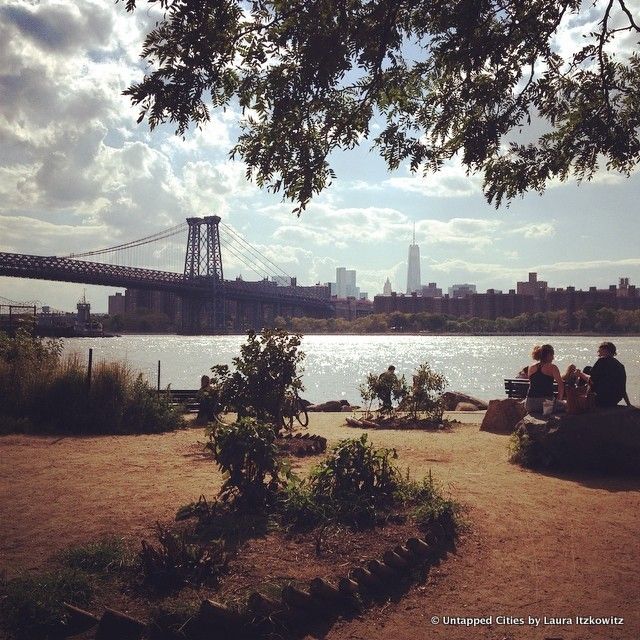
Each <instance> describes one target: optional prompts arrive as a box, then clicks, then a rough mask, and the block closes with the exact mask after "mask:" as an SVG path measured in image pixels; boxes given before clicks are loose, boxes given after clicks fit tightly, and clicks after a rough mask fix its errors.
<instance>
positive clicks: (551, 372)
mask: <svg viewBox="0 0 640 640" xmlns="http://www.w3.org/2000/svg"><path fill="white" fill-rule="evenodd" d="M554 356H555V353H554V351H553V347H552V346H551V345H550V344H543V345H542V346H537V345H536V346H535V347H534V348H533V351H532V353H531V357H532V358H533V359H534V360H535V363H534V364H531V365H529V367H528V369H527V373H528V374H529V375H528V377H529V390H528V391H527V397H526V399H525V403H524V406H525V409H526V410H527V413H542V412H543V409H544V401H545V400H553V382H554V381H555V382H557V383H558V397H557V401H561V400H562V399H563V398H564V382H563V380H562V376H561V375H560V371H559V370H558V367H556V365H555V364H553V358H554Z"/></svg>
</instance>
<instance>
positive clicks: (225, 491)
mask: <svg viewBox="0 0 640 640" xmlns="http://www.w3.org/2000/svg"><path fill="white" fill-rule="evenodd" d="M275 440H276V431H275V429H274V427H273V426H272V425H270V424H265V423H263V422H258V421H257V420H253V419H251V418H242V419H240V420H238V421H237V422H234V423H233V424H229V425H219V426H218V427H217V428H216V430H215V432H214V434H213V440H212V442H211V445H210V448H211V449H212V450H213V455H214V458H215V461H216V463H217V464H218V466H219V467H220V470H221V471H222V472H223V473H225V474H227V479H226V480H225V482H224V484H223V485H222V488H221V490H220V495H221V496H222V498H223V499H229V498H231V497H233V498H235V500H236V502H237V503H238V504H239V505H245V506H246V505H252V506H255V505H259V504H264V503H265V501H266V500H267V499H268V497H269V494H270V493H272V490H273V489H275V488H276V487H277V485H278V482H279V477H278V473H279V471H280V468H281V465H280V461H279V458H278V447H277V446H276V443H275ZM267 476H269V478H270V480H269V483H268V485H266V484H265V480H266V478H267Z"/></svg>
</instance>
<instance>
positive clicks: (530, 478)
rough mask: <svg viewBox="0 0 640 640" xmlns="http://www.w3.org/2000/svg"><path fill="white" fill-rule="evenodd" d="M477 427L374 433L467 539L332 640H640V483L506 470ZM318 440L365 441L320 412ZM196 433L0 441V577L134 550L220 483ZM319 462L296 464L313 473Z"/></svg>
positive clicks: (315, 418)
mask: <svg viewBox="0 0 640 640" xmlns="http://www.w3.org/2000/svg"><path fill="white" fill-rule="evenodd" d="M452 417H458V419H465V420H466V421H471V420H474V421H475V422H476V424H458V425H455V426H454V427H453V429H452V430H451V431H447V432H421V431H410V432H398V431H393V430H388V431H384V430H380V431H376V432H372V433H370V436H369V437H370V438H371V440H372V441H373V442H374V443H375V445H376V446H386V447H395V448H396V449H397V451H398V456H399V457H398V460H397V462H398V464H399V466H400V467H401V468H403V469H404V468H406V467H407V466H408V467H410V469H411V473H412V475H413V476H414V477H421V476H424V475H426V474H428V473H429V472H430V471H431V472H432V473H433V475H434V477H435V478H436V479H437V480H438V481H440V482H441V483H442V484H443V486H444V487H445V489H446V490H447V491H448V492H450V493H451V495H452V496H453V497H454V498H455V499H457V500H459V501H460V502H463V503H465V504H466V505H467V506H468V514H467V518H468V520H469V523H470V530H469V532H468V533H466V534H464V536H463V539H462V541H461V543H460V545H459V547H458V550H457V552H456V553H455V554H452V555H450V556H449V557H448V558H447V559H446V560H445V561H444V562H443V563H442V564H441V565H440V566H439V567H437V568H436V569H434V570H433V571H432V572H431V574H430V575H429V578H428V580H427V581H426V582H425V583H424V584H418V585H416V586H415V587H413V588H412V589H411V590H410V591H409V593H408V594H407V596H406V597H404V598H402V599H401V600H400V601H399V602H391V603H386V604H384V605H383V606H380V607H379V608H376V609H374V610H373V611H371V612H370V614H369V615H367V616H365V617H362V618H359V619H355V620H352V621H341V622H338V623H337V624H336V625H335V626H334V627H333V628H332V629H331V630H329V632H328V634H327V635H326V638H327V640H348V639H349V640H350V639H356V638H367V639H370V640H378V639H379V640H383V639H386V638H393V639H394V640H415V638H416V637H427V636H428V637H429V638H432V639H435V640H445V639H446V640H463V639H464V640H498V639H503V638H513V639H515V638H517V639H518V640H534V639H536V640H538V639H541V638H544V637H558V638H560V637H561V638H563V640H578V639H580V640H604V639H605V638H606V640H635V639H636V638H638V637H640V613H639V612H640V577H639V574H638V571H637V567H638V566H640V548H639V547H638V544H637V531H638V530H639V529H640V491H639V489H640V481H638V480H637V479H635V480H632V479H624V478H622V479H621V478H618V479H608V478H597V477H588V476H550V475H541V474H537V473H533V472H530V471H526V470H523V469H521V468H519V467H517V466H514V465H511V464H510V463H509V462H508V460H507V442H508V438H507V437H505V436H500V435H495V434H490V433H485V432H480V431H479V428H478V422H479V420H480V419H481V417H482V414H481V413H479V414H457V415H456V416H452ZM310 418H311V424H310V432H312V433H317V434H320V435H323V436H325V437H327V438H328V439H329V446H331V445H332V444H335V443H336V442H337V441H338V440H339V439H342V438H346V437H355V436H358V435H359V434H360V433H361V431H360V430H358V429H353V428H348V427H345V426H343V421H344V415H343V414H312V415H311V416H310ZM203 442H204V433H203V430H202V429H187V430H184V431H179V432H174V433H167V434H163V435H148V436H146V435H145V436H105V437H91V438H88V437H81V438H72V437H67V438H59V437H58V438H54V437H41V438H38V437H32V436H5V437H1V438H0V480H1V483H0V568H1V569H3V570H5V571H7V573H8V575H15V573H16V572H18V571H20V570H22V569H28V568H31V569H34V568H38V567H42V566H43V565H44V564H45V563H46V560H47V558H48V557H50V556H51V555H52V554H54V553H55V552H57V551H59V550H60V549H62V548H64V547H65V546H67V545H77V544H81V543H83V542H88V541H90V540H94V539H96V538H99V537H101V536H104V535H108V534H114V533H115V534H118V535H124V536H127V537H128V538H129V539H130V540H131V541H132V544H134V546H138V545H139V540H140V539H141V538H143V537H151V536H152V532H153V528H154V525H155V522H156V521H157V520H160V521H163V520H164V521H167V520H171V519H172V518H173V516H174V514H175V511H176V509H177V508H178V507H179V506H180V505H183V504H185V503H188V502H190V501H192V500H195V499H197V498H198V496H199V495H201V494H204V495H205V496H207V497H209V498H210V497H213V496H214V495H215V493H216V492H217V490H218V489H219V487H220V485H221V481H222V478H221V476H220V474H219V473H218V472H217V471H216V469H215V466H214V465H213V463H212V462H211V460H210V459H207V458H206V457H205V456H204V455H203V454H202V444H203ZM317 459H318V458H312V459H303V460H295V461H294V467H295V468H297V469H306V468H308V467H309V466H310V465H312V464H313V463H314V462H315V461H316V460H317ZM498 615H504V616H512V617H515V618H518V617H525V619H526V617H527V616H529V615H531V616H534V617H542V616H545V615H546V616H547V617H569V616H576V615H584V616H589V615H592V616H603V615H612V616H620V617H623V618H624V624H623V625H622V626H618V625H616V626H606V627H601V626H580V627H578V626H573V625H572V626H569V625H566V624H565V625H564V626H563V625H558V626H546V627H544V628H542V627H541V628H537V629H536V628H533V627H531V626H527V625H524V626H515V625H504V624H497V623H496V621H495V619H496V616H498ZM432 616H438V617H439V618H444V617H446V616H485V617H486V616H493V618H494V621H493V624H492V626H491V627H488V626H480V627H476V628H475V629H469V628H467V627H462V626H459V625H458V626H445V625H443V624H435V625H434V624H432V623H431V622H430V620H431V617H432Z"/></svg>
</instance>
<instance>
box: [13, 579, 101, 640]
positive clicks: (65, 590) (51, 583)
mask: <svg viewBox="0 0 640 640" xmlns="http://www.w3.org/2000/svg"><path fill="white" fill-rule="evenodd" d="M90 598H91V586H90V584H89V579H88V577H87V575H86V574H84V573H82V572H80V571H77V570H75V569H67V568H65V569H60V570H58V571H48V572H45V573H40V574H36V575H25V576H20V577H17V578H14V579H12V580H9V581H6V582H3V583H2V584H0V624H1V626H2V627H3V628H4V629H5V630H6V631H8V632H9V633H10V634H11V635H12V637H14V638H16V640H44V639H46V638H50V637H51V636H52V635H53V634H54V633H55V632H56V631H60V629H61V623H62V619H63V615H64V610H63V603H64V602H68V603H71V604H76V605H79V606H82V605H85V604H86V603H87V602H88V601H89V599H90Z"/></svg>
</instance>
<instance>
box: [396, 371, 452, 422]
mask: <svg viewBox="0 0 640 640" xmlns="http://www.w3.org/2000/svg"><path fill="white" fill-rule="evenodd" d="M446 386H447V379H446V378H445V377H444V376H443V375H442V374H441V373H436V372H435V371H434V370H433V369H432V368H431V366H430V365H429V363H428V362H425V363H423V364H421V365H420V366H419V367H418V368H417V369H416V372H415V373H414V374H413V380H412V384H411V388H410V389H409V390H408V392H407V394H406V396H405V397H404V399H403V401H402V404H401V406H400V408H401V409H403V410H405V411H407V413H408V414H409V416H410V417H411V418H413V419H414V420H417V419H418V418H419V417H421V416H424V417H425V418H426V419H427V420H430V421H432V422H441V421H442V415H443V413H444V404H443V402H442V392H443V391H444V389H445V388H446Z"/></svg>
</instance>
